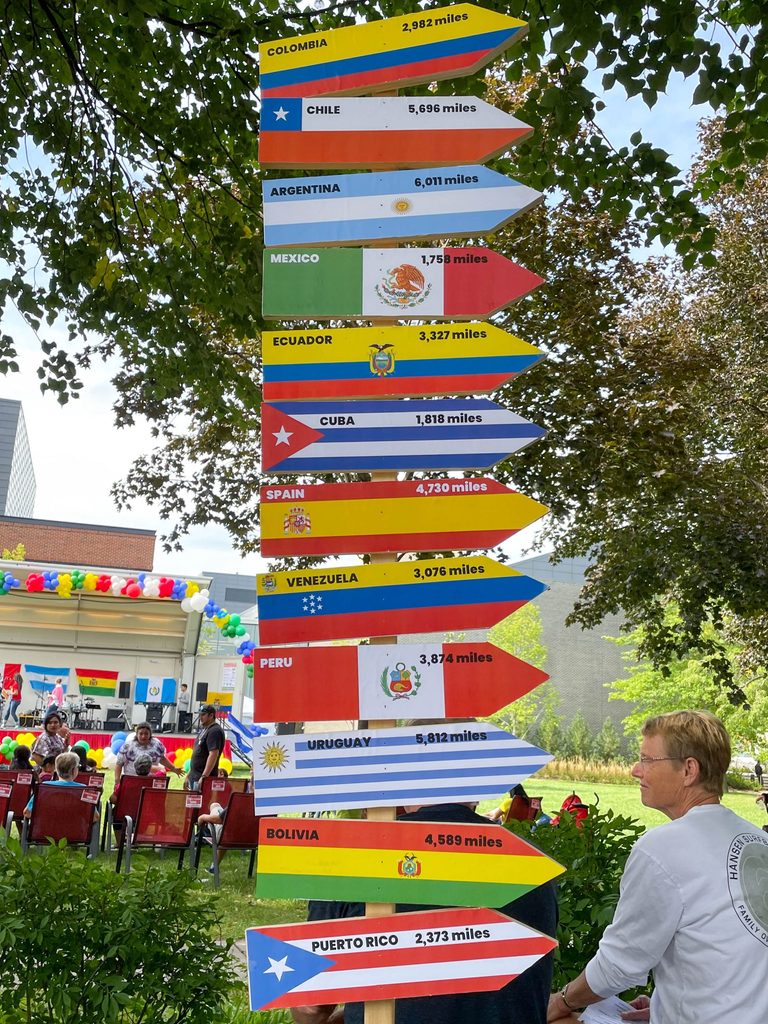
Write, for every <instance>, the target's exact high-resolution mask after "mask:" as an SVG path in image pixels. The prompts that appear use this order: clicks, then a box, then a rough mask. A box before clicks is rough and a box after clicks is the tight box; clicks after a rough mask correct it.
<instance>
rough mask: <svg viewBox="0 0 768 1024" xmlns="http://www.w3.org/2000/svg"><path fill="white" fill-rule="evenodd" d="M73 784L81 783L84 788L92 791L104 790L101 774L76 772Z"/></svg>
mask: <svg viewBox="0 0 768 1024" xmlns="http://www.w3.org/2000/svg"><path fill="white" fill-rule="evenodd" d="M75 782H81V783H82V784H83V785H84V786H90V787H91V788H92V789H104V773H103V772H78V773H77V778H76V779H75Z"/></svg>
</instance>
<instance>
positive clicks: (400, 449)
mask: <svg viewBox="0 0 768 1024" xmlns="http://www.w3.org/2000/svg"><path fill="white" fill-rule="evenodd" d="M545 433H546V431H545V430H544V429H543V428H542V427H537V426H536V425H535V424H533V423H529V422H528V421H527V420H524V419H522V417H520V416H516V415H515V414H514V413H512V412H509V411H508V410H507V409H505V408H503V407H502V406H500V405H496V404H495V403H494V402H491V401H489V400H488V399H485V398H432V399H429V398H428V399H423V400H420V399H412V400H411V401H408V402H403V401H397V400H395V401H393V402H279V403H276V404H274V405H270V404H268V403H266V402H265V403H264V405H263V406H262V414H261V440H262V454H261V465H262V469H263V471H264V472H265V473H267V472H269V473H340V472H352V473H354V472H366V471H370V472H376V471H385V470H386V471H395V470H428V469H433V470H448V469H486V468H488V467H489V466H493V465H495V464H496V463H497V462H502V461H503V460H504V459H506V458H508V457H509V456H510V455H512V454H513V453H514V452H517V451H520V449H521V448H524V447H525V446H526V445H528V444H530V443H531V441H535V440H537V438H539V437H543V435H544V434H545Z"/></svg>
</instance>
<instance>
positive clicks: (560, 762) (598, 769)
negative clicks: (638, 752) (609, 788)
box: [537, 757, 632, 785]
mask: <svg viewBox="0 0 768 1024" xmlns="http://www.w3.org/2000/svg"><path fill="white" fill-rule="evenodd" d="M630 772H631V769H630V766H629V765H627V764H625V763H624V762H623V761H612V762H610V763H609V764H603V763H602V762H601V761H585V760H584V758H582V757H567V758H555V760H554V761H550V762H549V764H545V765H544V767H543V768H542V769H541V770H540V771H539V772H538V773H537V777H538V778H542V779H562V780H563V781H565V782H578V783H584V782H615V783H618V784H620V785H624V784H626V783H627V782H631V781H632V776H631V774H630Z"/></svg>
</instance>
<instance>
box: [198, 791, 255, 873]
mask: <svg viewBox="0 0 768 1024" xmlns="http://www.w3.org/2000/svg"><path fill="white" fill-rule="evenodd" d="M267 817H272V815H267ZM260 821H261V818H257V817H256V815H255V814H254V813H253V794H252V793H232V794H231V796H230V798H229V803H228V804H227V813H226V814H225V816H224V824H223V825H222V826H221V833H220V835H218V836H217V835H216V832H217V829H216V827H215V826H213V825H211V826H210V827H209V831H208V832H204V831H203V829H202V828H199V827H198V830H197V842H196V844H195V873H197V869H198V867H199V865H200V850H201V849H202V847H203V844H204V843H208V844H210V846H211V848H212V850H213V883H214V885H215V886H216V888H217V889H218V888H219V883H220V878H219V850H250V851H251V859H250V863H249V865H248V877H249V878H252V877H253V867H254V864H255V862H256V848H257V847H258V845H259V822H260Z"/></svg>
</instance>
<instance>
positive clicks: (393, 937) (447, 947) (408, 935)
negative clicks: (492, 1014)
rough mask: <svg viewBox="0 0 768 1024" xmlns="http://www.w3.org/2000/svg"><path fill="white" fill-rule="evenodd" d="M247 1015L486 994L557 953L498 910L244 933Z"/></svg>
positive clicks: (546, 940)
mask: <svg viewBox="0 0 768 1024" xmlns="http://www.w3.org/2000/svg"><path fill="white" fill-rule="evenodd" d="M245 940H246V955H247V958H248V990H249V994H250V1007H251V1009H252V1010H261V1009H273V1008H277V1007H287V1006H306V1005H316V1004H328V1003H339V1002H353V1001H357V1000H360V1001H363V1000H377V999H402V998H405V997H406V996H427V995H430V996H431V995H446V994H448V993H451V992H492V991H495V990H496V989H500V988H502V987H503V986H504V985H506V984H508V983H509V982H510V981H512V980H513V979H514V978H516V977H518V975H520V974H522V973H523V971H525V970H527V969H528V968H529V967H531V966H532V965H533V964H535V963H536V961H537V960H539V959H540V958H541V957H542V956H545V955H546V954H547V953H549V952H551V950H553V949H554V948H555V947H556V946H557V942H556V941H555V939H550V938H549V936H547V935H542V933H541V932H537V931H535V930H534V929H533V928H529V927H528V926H527V925H523V924H520V923H519V922H518V921H514V920H512V918H509V917H507V916H506V915H504V914H501V913H499V911H497V910H483V909H479V908H477V907H473V908H457V907H451V908H449V909H447V910H422V911H417V912H416V913H410V914H395V915H393V916H391V917H367V918H366V917H352V918H342V919H338V920H330V921H312V922H310V923H307V924H283V925H273V926H271V927H268V928H258V929H257V928H249V929H248V930H247V931H246V933H245Z"/></svg>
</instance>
